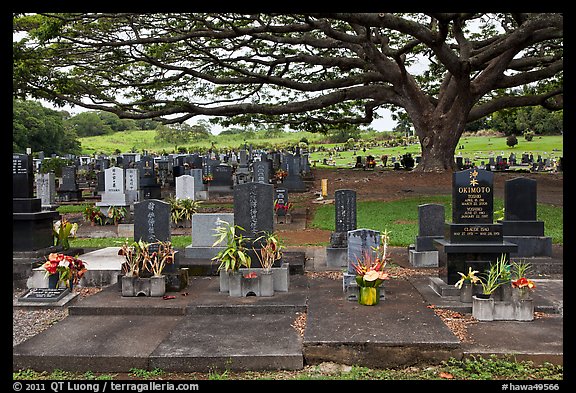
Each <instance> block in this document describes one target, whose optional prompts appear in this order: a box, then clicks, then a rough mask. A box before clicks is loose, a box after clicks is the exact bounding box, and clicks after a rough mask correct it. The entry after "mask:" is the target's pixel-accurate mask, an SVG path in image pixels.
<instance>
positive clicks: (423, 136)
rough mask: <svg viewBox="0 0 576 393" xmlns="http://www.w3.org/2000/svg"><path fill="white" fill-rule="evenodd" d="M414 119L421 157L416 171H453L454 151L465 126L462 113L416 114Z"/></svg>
mask: <svg viewBox="0 0 576 393" xmlns="http://www.w3.org/2000/svg"><path fill="white" fill-rule="evenodd" d="M418 117H419V119H417V120H416V119H414V126H415V129H416V135H417V136H418V138H419V140H420V146H421V148H422V157H421V158H420V163H419V164H418V165H417V166H416V168H415V171H418V172H445V171H454V170H455V168H456V163H455V160H454V152H455V151H456V146H457V144H458V142H459V141H460V137H461V136H462V132H463V130H464V126H465V124H466V123H465V121H464V120H463V119H465V116H464V115H459V116H457V117H458V118H457V119H455V117H456V116H454V113H451V114H449V115H443V116H418Z"/></svg>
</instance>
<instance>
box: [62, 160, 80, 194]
mask: <svg viewBox="0 0 576 393" xmlns="http://www.w3.org/2000/svg"><path fill="white" fill-rule="evenodd" d="M57 192H58V200H59V201H60V202H72V201H81V200H82V190H80V189H79V188H78V182H77V181H76V167H75V166H73V165H72V166H65V167H62V184H60V187H59V188H58V191H57Z"/></svg>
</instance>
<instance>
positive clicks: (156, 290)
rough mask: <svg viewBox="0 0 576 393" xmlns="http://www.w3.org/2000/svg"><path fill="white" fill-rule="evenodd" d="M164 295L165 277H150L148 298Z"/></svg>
mask: <svg viewBox="0 0 576 393" xmlns="http://www.w3.org/2000/svg"><path fill="white" fill-rule="evenodd" d="M165 293H166V276H152V277H150V296H154V297H159V296H164V294H165Z"/></svg>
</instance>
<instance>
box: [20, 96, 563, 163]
mask: <svg viewBox="0 0 576 393" xmlns="http://www.w3.org/2000/svg"><path fill="white" fill-rule="evenodd" d="M12 108H13V117H12V151H13V152H15V153H24V152H25V151H26V148H28V147H30V148H31V149H32V151H34V152H37V151H44V153H45V154H46V155H51V154H57V155H64V154H76V155H79V154H80V152H81V145H80V141H79V140H78V138H81V137H87V136H99V135H107V134H112V133H115V132H122V131H126V130H156V137H155V138H156V140H157V141H164V142H167V143H173V144H175V145H176V144H183V143H187V142H194V141H200V140H205V139H208V138H210V137H211V135H212V133H211V129H210V123H209V122H208V121H206V120H199V121H198V122H197V123H196V124H194V125H190V124H187V123H182V124H171V125H163V124H161V123H159V122H156V121H154V120H151V119H142V120H133V119H120V118H119V117H118V116H117V115H115V114H113V113H110V112H104V111H86V112H81V113H78V114H76V115H71V114H70V113H69V112H67V111H57V110H54V109H50V108H46V107H44V106H42V104H41V103H39V102H38V101H31V100H18V99H14V100H13V106H12ZM396 120H397V121H398V126H397V127H396V128H395V129H394V131H396V132H399V133H402V134H406V135H408V134H411V127H410V126H411V124H410V121H409V119H408V118H407V117H402V116H399V117H397V118H396ZM484 129H493V130H496V131H499V132H503V133H504V134H505V135H524V134H526V133H528V135H531V134H530V133H532V134H537V135H543V134H558V133H560V132H562V131H563V110H559V111H548V110H546V109H544V108H542V107H520V108H511V109H505V110H501V111H499V112H495V113H493V114H492V115H491V116H489V117H485V118H482V119H479V120H476V121H474V122H471V123H469V124H468V125H467V127H466V130H467V131H472V132H474V131H479V130H484ZM283 132H284V131H283V130H282V128H280V127H271V128H269V129H268V130H267V131H266V133H265V134H264V136H265V137H266V138H274V137H279V136H280V135H281V134H282V133H283ZM235 134H243V135H244V137H245V139H246V140H248V139H254V137H255V135H256V132H255V130H254V129H253V127H247V128H240V127H234V128H229V129H226V130H224V131H222V132H220V135H235ZM360 136H361V130H360V129H359V128H358V127H357V126H353V125H339V126H333V127H330V128H329V130H328V132H327V138H326V140H327V142H330V143H345V142H346V141H348V140H349V139H350V138H353V139H354V140H358V139H359V138H360Z"/></svg>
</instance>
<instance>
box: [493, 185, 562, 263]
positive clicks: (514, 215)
mask: <svg viewBox="0 0 576 393" xmlns="http://www.w3.org/2000/svg"><path fill="white" fill-rule="evenodd" d="M536 187H537V182H536V180H533V179H529V178H521V177H518V178H515V179H511V180H507V181H506V182H505V183H504V220H502V221H501V224H502V231H503V233H504V240H507V241H509V242H511V243H515V244H517V245H518V251H517V252H515V253H513V254H512V256H513V257H549V256H551V255H552V238H551V237H548V236H544V221H540V220H538V219H537V204H536V192H537V188H536Z"/></svg>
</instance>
